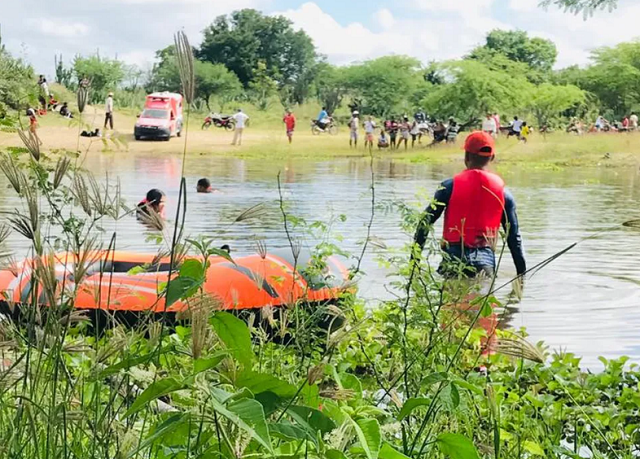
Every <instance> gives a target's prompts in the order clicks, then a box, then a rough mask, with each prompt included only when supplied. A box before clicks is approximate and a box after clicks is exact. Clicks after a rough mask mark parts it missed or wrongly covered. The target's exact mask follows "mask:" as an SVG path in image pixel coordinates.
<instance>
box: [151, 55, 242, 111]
mask: <svg viewBox="0 0 640 459" xmlns="http://www.w3.org/2000/svg"><path fill="white" fill-rule="evenodd" d="M156 58H157V59H158V62H157V63H156V64H155V65H154V66H153V70H152V71H151V77H150V79H149V82H148V83H147V86H146V88H147V91H149V92H152V91H172V92H180V90H181V87H182V86H181V82H180V73H179V72H178V66H177V63H176V58H175V47H174V46H173V45H171V46H168V47H166V48H164V49H162V50H160V51H158V52H157V53H156ZM194 73H195V82H196V90H195V98H196V99H200V100H202V101H204V103H205V104H206V105H207V108H209V109H211V107H210V103H211V98H212V97H218V98H220V99H225V100H229V99H230V98H233V97H235V96H237V95H238V94H240V92H241V90H242V85H241V84H240V80H238V77H237V76H236V75H235V73H233V72H231V71H229V69H227V68H226V67H225V66H224V65H222V64H212V63H210V62H202V61H199V60H196V61H195V62H194Z"/></svg>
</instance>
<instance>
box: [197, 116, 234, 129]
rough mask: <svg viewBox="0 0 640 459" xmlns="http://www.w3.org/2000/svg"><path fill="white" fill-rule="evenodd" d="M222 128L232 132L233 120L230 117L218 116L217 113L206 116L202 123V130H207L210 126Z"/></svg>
mask: <svg viewBox="0 0 640 459" xmlns="http://www.w3.org/2000/svg"><path fill="white" fill-rule="evenodd" d="M212 125H213V126H215V127H219V128H224V129H226V130H227V131H233V130H234V128H235V127H236V122H235V120H234V119H233V118H232V117H231V115H220V114H218V113H211V114H209V115H207V117H206V118H205V119H204V123H202V129H209V128H210V127H211V126H212Z"/></svg>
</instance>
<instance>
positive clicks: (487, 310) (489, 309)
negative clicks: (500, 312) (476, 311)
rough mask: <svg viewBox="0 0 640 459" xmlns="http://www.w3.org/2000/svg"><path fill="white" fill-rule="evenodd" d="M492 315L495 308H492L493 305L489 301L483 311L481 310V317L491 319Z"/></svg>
mask: <svg viewBox="0 0 640 459" xmlns="http://www.w3.org/2000/svg"><path fill="white" fill-rule="evenodd" d="M491 314H493V308H492V307H491V303H490V302H488V301H487V302H485V303H484V305H483V306H482V309H481V310H480V315H481V316H482V317H489V316H490V315H491Z"/></svg>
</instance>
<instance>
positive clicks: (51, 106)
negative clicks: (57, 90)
mask: <svg viewBox="0 0 640 459" xmlns="http://www.w3.org/2000/svg"><path fill="white" fill-rule="evenodd" d="M56 108H58V101H57V100H56V99H55V98H54V97H53V93H51V94H49V102H47V110H55V109H56Z"/></svg>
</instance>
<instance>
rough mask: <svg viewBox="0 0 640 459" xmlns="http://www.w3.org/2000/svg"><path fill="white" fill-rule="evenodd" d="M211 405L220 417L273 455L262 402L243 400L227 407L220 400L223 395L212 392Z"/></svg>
mask: <svg viewBox="0 0 640 459" xmlns="http://www.w3.org/2000/svg"><path fill="white" fill-rule="evenodd" d="M211 395H213V397H211V398H210V399H209V400H210V403H211V404H212V405H213V408H214V409H215V410H216V411H217V412H218V414H219V415H221V416H223V417H225V418H227V419H228V420H229V421H230V422H232V423H233V424H235V425H236V426H238V427H239V428H240V429H242V430H244V431H245V432H246V433H248V434H249V435H250V436H251V438H253V439H254V440H256V441H257V442H258V443H259V444H260V445H262V446H263V447H264V448H266V449H267V450H268V451H269V452H270V453H271V454H272V455H273V446H272V445H271V437H270V436H269V428H268V427H267V421H266V419H265V415H264V411H263V410H262V405H260V402H258V401H256V400H252V399H242V400H238V401H236V402H232V403H229V406H225V404H224V401H221V400H220V399H219V396H220V395H221V394H219V393H217V392H214V391H213V390H212V391H211ZM227 399H228V398H227Z"/></svg>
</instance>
